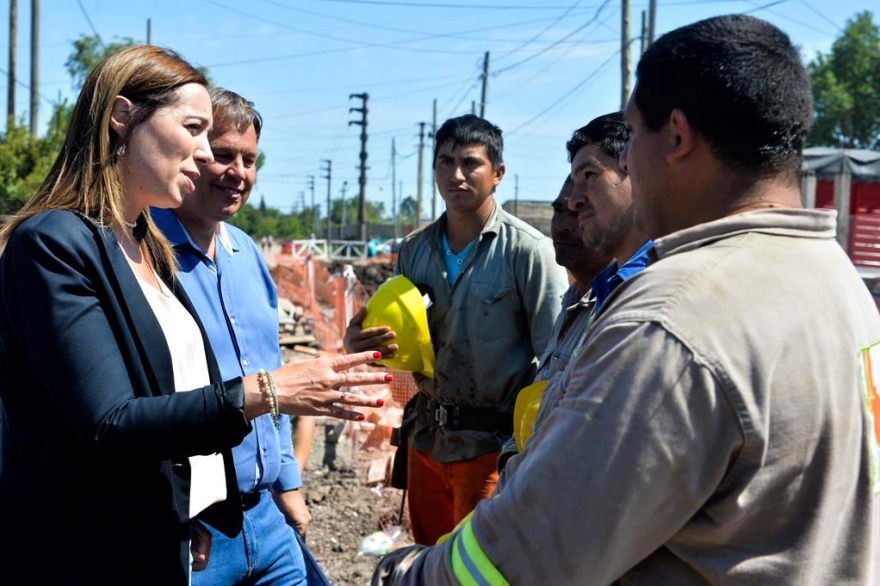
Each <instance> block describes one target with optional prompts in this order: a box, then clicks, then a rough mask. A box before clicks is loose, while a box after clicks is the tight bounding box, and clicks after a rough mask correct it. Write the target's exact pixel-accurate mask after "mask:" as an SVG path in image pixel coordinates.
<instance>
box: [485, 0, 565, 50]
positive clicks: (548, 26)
mask: <svg viewBox="0 0 880 586" xmlns="http://www.w3.org/2000/svg"><path fill="white" fill-rule="evenodd" d="M581 2H583V0H577V2H575V3H574V4H572V5H571V6H570V7H569V8H568V9H567V10H566V11H565V12H563V13H562V14H560V15H559V16H558V17H556V19H554V20H553V22H551V23H550V24H548V25H547V26H546V27H544V28H543V29H542V30H541V32H539V33H538V34H536V35H534V36H533V37H532V38H531V39H529V40H527V41H525V42H523V43H522V44H521V45H520V46H518V47H514V48H513V49H511V50H510V51H508V52H506V53H504V54H502V55H500V56H498V57H496V58H495V61H500V60H501V59H504V58H505V57H509V56H511V55H513V54H515V53H517V52H518V51H520V50H521V49H523V48H524V47H527V46H529V45H531V44H532V43H534V42H536V41H537V40H538V39H539V38H541V36H542V35H543V34H544V33H546V32H547V31H549V30H550V29H551V28H553V27H554V26H556V25H557V24H559V21H560V20H562V19H563V18H565V17H566V16H568V14H569V13H570V12H571V11H572V10H574V9H575V8H576V7H577V5H578V4H580V3H581Z"/></svg>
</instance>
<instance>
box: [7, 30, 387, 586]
mask: <svg viewBox="0 0 880 586" xmlns="http://www.w3.org/2000/svg"><path fill="white" fill-rule="evenodd" d="M206 86H207V81H206V80H205V78H204V76H203V75H202V74H200V73H199V72H198V71H197V70H196V69H195V68H194V67H193V66H192V65H190V64H189V63H187V62H186V61H185V60H183V59H182V58H181V57H180V56H179V55H177V54H176V53H174V52H173V51H170V50H167V49H162V48H159V47H155V46H133V47H128V48H125V49H121V50H119V51H117V52H114V53H113V54H111V55H109V56H108V57H107V58H105V59H104V60H103V61H102V62H101V63H99V64H98V66H97V67H96V68H95V69H94V71H93V72H92V73H91V75H90V76H89V77H88V79H87V80H86V83H85V85H84V86H83V88H82V91H81V92H80V95H79V98H78V99H77V103H76V105H75V107H74V110H73V114H72V116H71V119H70V125H69V128H68V132H67V136H66V139H65V141H64V145H63V147H62V150H61V153H60V154H59V156H58V158H57V160H56V161H55V164H54V165H53V166H52V169H51V170H50V172H49V174H48V176H47V177H46V179H45V181H44V182H43V183H42V185H41V186H40V188H39V189H38V190H37V192H36V193H35V194H34V196H33V197H32V199H31V200H30V201H29V202H28V203H27V204H26V205H25V206H24V207H23V208H22V210H21V211H20V212H19V213H18V214H16V215H15V216H13V217H11V218H8V219H7V221H6V223H5V225H4V226H3V228H2V230H0V247H3V252H2V256H0V294H2V298H0V372H2V376H0V400H2V405H3V408H4V410H5V416H4V418H3V425H2V427H0V430H2V456H0V526H2V530H0V567H3V568H4V569H5V570H6V571H7V572H9V571H12V569H13V568H15V569H16V571H15V573H16V574H17V575H22V574H24V575H25V576H27V578H26V579H25V581H26V582H27V583H30V584H53V585H55V584H89V585H102V584H150V585H174V584H187V582H188V578H189V571H190V564H191V562H190V560H192V569H194V570H198V569H201V568H203V567H204V564H205V563H206V562H207V552H208V549H209V546H210V543H207V542H206V538H205V537H204V536H205V535H206V533H205V532H204V529H203V528H200V525H199V523H198V521H197V519H198V518H203V519H205V520H209V521H210V523H211V525H212V526H214V527H215V528H217V529H219V530H222V531H224V532H229V533H230V534H235V533H237V532H238V531H239V530H240V527H241V517H242V514H241V500H240V496H239V492H238V487H237V485H236V480H235V472H234V468H233V466H232V460H231V456H230V448H231V447H232V446H234V445H236V444H238V443H239V442H240V441H241V439H242V438H243V437H244V435H245V434H246V433H247V432H248V431H249V428H250V424H249V420H250V419H253V418H254V417H257V416H259V415H262V414H265V413H271V414H272V415H273V416H274V417H276V418H277V417H280V416H282V414H288V415H325V416H333V417H338V418H342V419H352V420H355V419H363V415H362V414H361V413H358V412H357V411H355V410H352V408H357V407H376V406H381V404H382V403H381V401H376V400H374V399H370V398H369V397H366V396H362V395H357V394H349V393H347V392H346V390H345V389H346V388H347V387H349V386H353V385H368V384H381V383H385V382H387V381H388V380H390V378H391V377H390V375H386V374H384V373H364V372H348V369H350V368H351V367H354V366H359V365H362V364H366V363H369V362H372V361H373V360H375V359H376V358H378V356H376V355H375V354H374V353H372V352H365V353H361V354H354V355H350V356H344V357H340V358H317V359H315V360H311V361H308V362H305V363H297V364H288V365H285V366H283V367H281V368H279V369H277V370H275V371H273V372H265V371H261V372H260V373H259V374H258V375H252V376H247V377H244V378H239V379H235V380H231V381H221V380H219V378H220V377H219V370H218V368H217V366H216V363H215V361H214V358H213V354H212V353H211V349H210V346H209V345H208V343H207V341H206V339H205V337H204V331H203V329H202V327H201V324H200V323H199V321H198V318H197V317H196V315H195V312H194V311H193V309H192V306H191V304H190V303H189V300H188V299H187V298H186V295H185V294H184V293H183V292H182V289H181V288H180V287H179V286H178V285H177V283H176V281H175V270H176V267H175V261H174V254H173V251H172V249H171V247H170V245H169V243H168V241H167V240H166V239H165V237H164V236H163V235H162V233H161V232H160V231H159V230H158V229H157V228H156V227H155V225H154V224H153V222H152V220H151V219H150V216H149V211H148V210H149V207H150V206H154V207H159V208H170V207H177V206H179V205H180V204H181V202H182V200H183V198H184V197H186V196H187V195H188V194H190V193H192V192H193V190H194V183H193V182H194V181H195V179H197V178H198V176H199V165H201V164H205V163H208V162H210V161H211V160H212V154H211V150H210V147H209V146H208V141H207V131H208V129H209V128H210V126H211V123H212V118H211V101H210V98H209V96H208V92H207V90H206ZM191 547H192V549H190V548H191Z"/></svg>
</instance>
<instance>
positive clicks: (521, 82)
mask: <svg viewBox="0 0 880 586" xmlns="http://www.w3.org/2000/svg"><path fill="white" fill-rule="evenodd" d="M616 15H617V14H616V11H612V12H611V14H609V15H608V16H607V17H606V18H605V20H604V21H602V22H600V23H599V26H601V25H603V24H605V23H606V22H607V21H608V20H610V19H612V18H614V17H615V16H616ZM592 34H594V31H588V32H587V33H586V34H585V35H584V36H583V37H581V40H580V41H579V42H578V43H576V44H574V45H573V46H572V47H570V48H569V49H567V50H566V51H565V52H563V53H562V54H561V55H559V56H558V57H557V58H556V59H554V60H552V61H550V62H549V63H546V64H544V65H543V66H542V67H541V68H539V69H535V70H534V71H533V72H532V73H531V74H530V75H528V76H526V77H524V78H520V79H517V80H516V81H515V82H514V84H515V87H514V89H513V90H511V91H509V92H505V93H502V94H500V95H497V94H496V95H495V98H494V100H493V101H495V102H497V101H499V100H503V99H504V98H505V97H507V96H510V95H512V94H516V93H518V90H519V88H520V87H523V86H524V85H526V84H528V83H530V82H531V81H533V80H534V79H535V78H537V77H538V76H540V75H543V74H545V73H546V72H547V71H549V70H550V69H552V68H553V67H554V66H555V65H556V64H557V63H559V62H560V61H562V60H563V59H565V58H566V57H567V56H568V55H569V54H571V52H572V51H573V50H574V49H576V48H579V47H583V46H584V45H597V44H604V43H612V42H613V43H619V42H620V40H619V39H603V40H597V41H586V40H583V39H585V38H587V37H589V36H590V35H592Z"/></svg>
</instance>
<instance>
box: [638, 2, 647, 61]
mask: <svg viewBox="0 0 880 586" xmlns="http://www.w3.org/2000/svg"><path fill="white" fill-rule="evenodd" d="M640 40H641V45H642V47H641V52H639V56H641V55H644V54H645V49H647V48H648V12H647V11H645V10H642V36H641V37H640Z"/></svg>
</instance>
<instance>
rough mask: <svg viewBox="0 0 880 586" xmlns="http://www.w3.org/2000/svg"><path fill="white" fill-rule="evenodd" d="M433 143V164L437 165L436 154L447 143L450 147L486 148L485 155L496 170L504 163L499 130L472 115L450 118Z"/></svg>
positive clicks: (502, 141)
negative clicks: (450, 143) (481, 146)
mask: <svg viewBox="0 0 880 586" xmlns="http://www.w3.org/2000/svg"><path fill="white" fill-rule="evenodd" d="M435 139H436V140H435V142H434V163H435V164H436V163H437V153H438V152H440V147H441V146H443V145H444V144H446V143H447V142H449V141H452V146H453V147H456V146H459V145H461V146H474V145H483V146H484V147H486V154H487V155H488V156H489V160H490V161H492V166H493V167H494V168H496V169H497V168H498V166H499V165H501V164H502V163H504V159H503V156H502V153H503V151H504V139H502V138H501V129H500V128H498V127H497V126H495V125H494V124H492V123H491V122H489V121H488V120H486V119H485V118H480V117H479V116H475V115H473V114H465V115H464V116H458V117H457V118H450V119H449V120H447V121H446V122H444V123H443V126H441V127H440V129H439V130H437V136H436V137H435Z"/></svg>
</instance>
